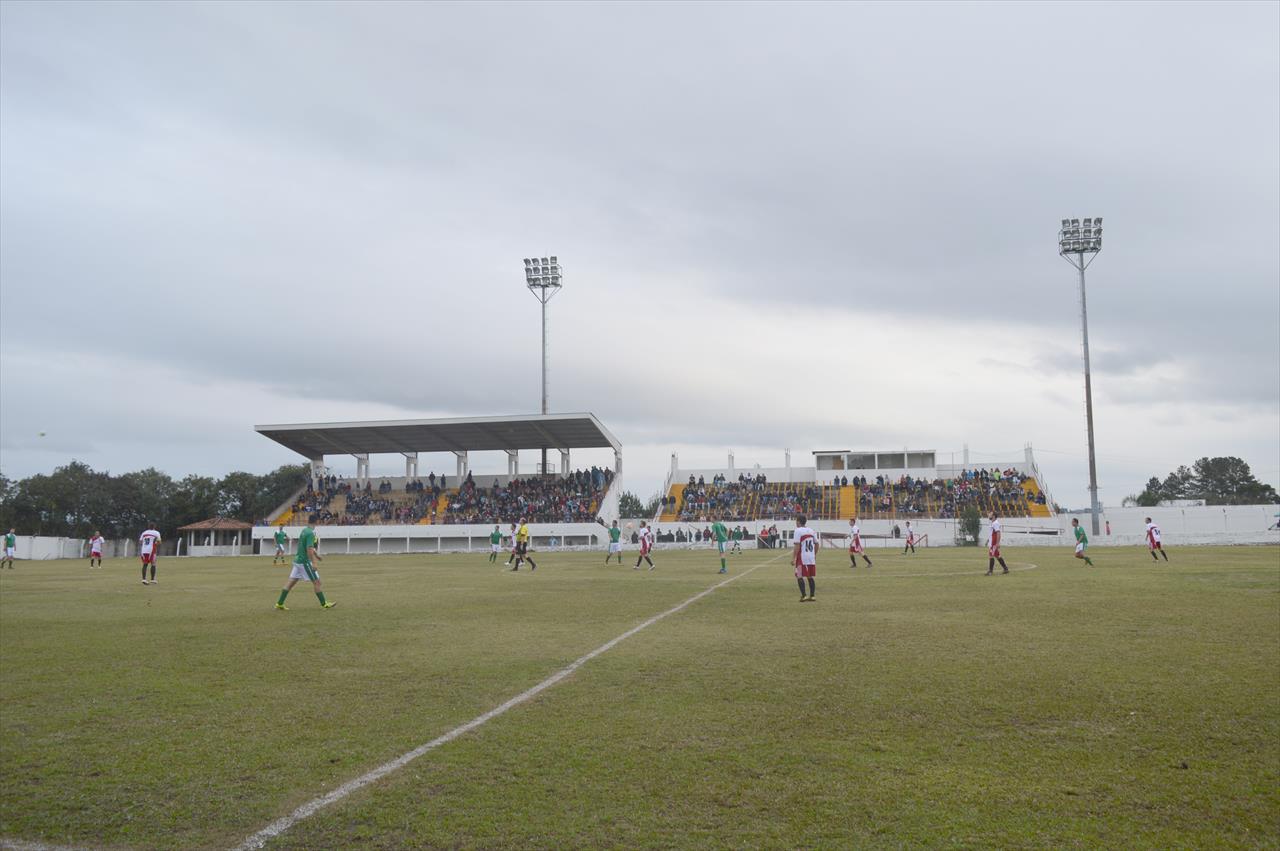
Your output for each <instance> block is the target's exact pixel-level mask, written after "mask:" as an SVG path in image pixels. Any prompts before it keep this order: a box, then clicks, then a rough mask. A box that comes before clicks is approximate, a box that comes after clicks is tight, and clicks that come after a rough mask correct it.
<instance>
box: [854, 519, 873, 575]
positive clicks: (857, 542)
mask: <svg viewBox="0 0 1280 851" xmlns="http://www.w3.org/2000/svg"><path fill="white" fill-rule="evenodd" d="M858 556H862V560H863V561H865V562H866V563H867V567H870V566H871V559H869V558H867V554H866V553H865V552H863V551H862V529H861V528H859V527H858V518H857V517H855V518H853V519H852V520H850V521H849V566H850V567H857V566H858Z"/></svg>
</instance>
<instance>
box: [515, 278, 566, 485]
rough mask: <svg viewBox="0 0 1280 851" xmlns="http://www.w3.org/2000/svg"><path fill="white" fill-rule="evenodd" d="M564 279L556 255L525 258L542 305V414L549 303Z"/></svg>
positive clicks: (544, 469)
mask: <svg viewBox="0 0 1280 851" xmlns="http://www.w3.org/2000/svg"><path fill="white" fill-rule="evenodd" d="M562 277H563V274H562V270H561V268H560V261H559V259H558V258H557V257H556V256H555V255H554V254H552V255H551V256H550V257H543V258H541V259H539V258H537V257H533V258H528V257H526V258H525V261H524V280H525V284H526V285H527V286H528V287H529V292H531V293H533V297H534V298H536V299H537V300H538V301H539V302H540V303H541V304H542V413H544V414H545V413H547V302H549V301H551V299H553V298H555V295H556V293H558V292H560V287H561V283H560V281H561V279H562ZM542 474H543V475H544V476H545V475H546V474H547V450H546V447H543V449H542Z"/></svg>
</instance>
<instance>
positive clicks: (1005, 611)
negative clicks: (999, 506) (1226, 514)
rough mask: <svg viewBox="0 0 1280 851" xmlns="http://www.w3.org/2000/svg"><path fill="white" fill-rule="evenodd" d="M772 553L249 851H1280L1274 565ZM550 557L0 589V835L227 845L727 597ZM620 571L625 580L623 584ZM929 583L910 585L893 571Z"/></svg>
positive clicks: (31, 569) (4, 581)
mask: <svg viewBox="0 0 1280 851" xmlns="http://www.w3.org/2000/svg"><path fill="white" fill-rule="evenodd" d="M1094 554H1095V557H1096V560H1097V562H1098V565H1099V566H1098V567H1097V568H1096V569H1092V570H1090V569H1088V568H1085V567H1083V566H1082V565H1081V563H1080V562H1078V561H1075V560H1073V559H1072V558H1071V557H1070V552H1069V550H1066V549H1055V550H1047V549H1025V550H1013V549H1010V550H1008V551H1007V552H1006V558H1007V560H1008V561H1009V562H1010V564H1011V565H1013V566H1015V567H1022V568H1028V567H1029V566H1030V565H1031V564H1032V563H1034V564H1035V565H1036V567H1035V569H1017V570H1015V572H1014V573H1013V574H1011V575H1009V576H995V577H984V576H982V575H981V572H982V571H983V570H985V568H986V559H985V552H984V551H979V550H973V549H968V550H956V549H933V550H922V551H921V552H920V553H919V554H918V555H917V556H914V557H906V556H902V555H899V554H897V553H896V552H881V551H876V552H873V553H872V554H871V555H872V558H873V559H875V562H876V566H875V568H873V569H871V570H866V569H863V568H859V569H858V570H856V571H854V570H850V569H849V568H848V566H847V564H848V562H847V559H846V558H845V557H844V556H843V555H842V554H839V553H824V554H823V557H822V559H821V563H820V567H819V577H818V581H819V587H818V592H819V593H818V596H819V600H818V602H816V603H813V604H804V605H800V604H799V603H798V602H797V600H798V597H799V594H798V592H797V590H796V587H795V582H794V580H793V579H792V578H791V571H790V568H789V567H788V566H787V565H786V564H785V562H784V561H781V560H773V561H771V559H775V557H776V556H777V553H776V552H767V551H765V552H761V551H749V552H748V553H746V554H745V555H743V556H739V557H734V558H732V559H731V561H730V567H731V571H732V574H733V575H738V574H742V573H745V572H746V571H747V570H749V569H750V568H752V567H756V566H759V567H758V568H757V569H755V570H754V571H753V572H751V573H750V575H747V576H744V577H743V578H741V579H739V580H737V581H734V582H732V583H730V584H729V585H727V586H725V587H724V588H721V589H719V590H717V591H715V592H714V593H712V594H710V595H709V596H707V597H704V598H703V599H701V600H699V601H698V602H696V603H694V604H693V605H691V606H689V607H688V608H686V609H684V610H683V611H681V612H679V613H678V614H675V615H673V616H671V617H669V618H666V619H664V620H662V621H660V622H658V623H657V624H654V625H653V626H651V627H649V628H648V629H647V630H645V631H643V632H641V633H639V634H638V635H635V636H633V637H632V638H630V639H628V640H627V641H625V642H622V643H621V644H619V645H618V646H616V647H615V648H613V649H612V650H610V651H609V652H607V653H605V654H603V655H602V656H600V657H598V658H596V659H594V660H592V661H590V662H588V663H587V664H586V665H585V666H583V667H582V668H581V669H580V670H578V671H577V672H576V673H574V674H573V675H572V676H571V677H569V678H568V679H567V680H565V681H564V682H562V683H560V684H559V685H557V686H556V687H554V688H552V689H550V690H549V691H546V692H544V693H543V694H541V695H539V696H538V697H536V698H535V699H533V700H532V701H530V702H529V703H526V704H523V705H521V706H518V707H516V708H515V709H512V710H511V711H510V712H508V713H506V714H505V715H502V716H500V717H498V718H496V719H494V720H492V721H491V722H489V723H488V724H487V725H485V726H483V727H481V728H479V729H478V730H475V731H473V732H471V733H469V734H466V735H464V736H463V737H461V738H460V739H458V740H456V741H454V742H451V743H449V744H446V745H444V746H442V747H440V748H438V749H436V750H434V751H431V752H430V753H428V754H427V755H425V756H423V757H422V758H421V759H419V760H417V761H416V762H414V763H411V764H410V765H409V766H408V767H406V768H405V769H403V770H401V771H400V772H398V773H396V774H393V775H391V776H390V777H388V778H386V779H384V780H382V781H380V782H378V783H376V784H374V785H372V786H370V787H367V788H365V789H363V790H361V791H359V792H356V793H355V794H353V795H352V796H351V797H349V798H346V799H344V800H343V801H340V802H339V803H337V804H335V805H333V806H332V807H330V808H328V809H325V810H322V811H321V812H320V813H318V814H317V815H315V816H314V817H312V818H310V819H308V820H305V821H303V822H301V823H299V824H298V825H296V826H295V827H293V828H292V829H291V830H290V831H288V832H286V833H285V834H284V835H283V836H281V837H279V838H278V839H276V840H274V841H273V842H272V843H271V844H270V845H269V846H268V847H271V848H297V849H316V848H347V847H353V846H358V847H369V848H386V849H395V848H443V847H447V848H530V847H537V848H566V847H578V848H594V847H615V848H666V847H673V846H678V847H697V848H705V847H712V848H720V847H723V848H755V847H805V848H849V847H863V848H865V847H886V848H888V847H894V848H897V847H903V846H929V847H947V846H955V847H965V848H970V847H990V848H1009V847H1023V848H1026V847H1032V848H1061V847H1099V846H1108V847H1145V848H1179V847H1180V848H1189V847H1273V848H1274V847H1280V827H1278V826H1277V825H1278V824H1280V549H1277V548H1275V547H1265V548H1245V547H1241V548H1179V549H1174V550H1173V551H1172V553H1171V556H1172V561H1171V562H1170V563H1169V564H1164V563H1161V564H1160V565H1153V564H1152V563H1151V562H1150V559H1149V558H1148V557H1147V555H1146V554H1145V552H1143V551H1140V550H1136V549H1129V550H1119V549H1115V550H1111V549H1105V548H1097V549H1096V550H1095V551H1094ZM658 557H659V569H658V570H656V571H654V572H652V573H650V572H647V571H645V572H634V571H632V570H631V569H630V568H629V565H630V563H631V562H630V561H628V562H627V566H624V567H622V568H619V567H617V566H616V565H615V566H611V567H608V568H605V567H602V566H601V564H600V563H601V561H602V559H603V556H602V555H601V554H574V555H564V554H561V555H554V556H553V555H545V554H544V555H543V556H542V557H540V559H539V564H540V568H539V570H538V571H537V572H536V573H534V574H530V573H528V572H526V571H521V572H520V573H519V574H511V573H507V572H503V571H501V570H500V568H499V567H495V566H493V565H490V564H488V562H487V556H485V555H468V556H462V555H456V556H398V557H397V556H383V557H357V556H351V557H342V556H335V557H332V558H330V559H328V560H326V561H325V562H324V564H323V565H321V573H322V576H323V577H324V580H325V583H326V591H327V593H328V596H329V598H330V599H332V600H335V601H337V603H338V607H337V608H335V609H333V610H329V611H322V610H321V609H320V607H319V605H318V603H317V602H316V599H315V597H314V596H313V595H312V594H311V592H310V590H309V587H308V586H307V585H305V584H303V585H299V586H298V588H297V589H295V590H294V592H293V593H292V594H291V595H290V598H289V605H290V609H291V611H289V612H276V611H274V610H273V609H272V608H271V606H272V603H274V601H275V595H276V591H277V589H278V588H279V585H280V582H281V580H282V578H283V577H284V575H285V573H286V572H287V568H281V567H273V566H271V564H270V562H269V560H263V559H190V560H181V561H179V560H176V559H167V560H162V562H161V565H160V579H161V584H160V585H157V586H151V587H144V586H142V585H141V584H140V583H139V577H138V573H137V568H136V566H135V563H134V562H133V561H125V560H118V561H108V563H107V567H106V569H105V570H102V571H92V572H90V571H89V570H87V569H86V567H85V563H84V562H81V561H76V562H68V561H62V562H43V563H30V562H20V563H19V564H18V567H17V568H16V569H15V570H12V571H9V570H5V571H3V572H0V839H10V840H26V841H43V842H51V843H58V844H68V845H77V846H93V847H111V848H117V847H120V848H176V847H184V848H186V847H192V848H228V847H231V846H234V845H236V844H237V843H238V842H240V841H241V840H243V839H244V838H245V837H246V836H248V835H249V834H251V833H253V832H254V831H256V830H258V829H260V828H262V827H263V826H265V825H266V824H267V823H269V822H270V821H272V820H273V819H276V818H278V817H280V816H282V815H285V814H287V813H288V812H290V811H291V810H292V809H293V808H294V807H296V806H298V805H300V804H302V803H304V802H306V801H308V800H310V799H312V798H314V797H316V796H317V795H320V794H323V793H324V792H326V791H328V790H330V789H332V788H334V787H336V786H338V785H340V784H341V783H343V782H345V781H347V780H350V779H352V778H354V777H356V776H358V775H359V774H361V773H363V772H365V771H367V770H369V769H371V768H373V767H375V766H377V765H379V764H381V763H383V762H385V761H387V760H389V759H392V758H394V757H396V756H399V755H400V754H402V753H404V752H405V751H408V750H410V749H412V748H414V747H416V746H418V745H420V744H422V743H424V742H426V741H429V740H430V739H432V738H434V737H436V736H438V735H440V734H441V733H443V732H446V731H448V730H450V729H452V728H453V727H455V726H457V725H459V724H462V723H465V722H466V721H469V720H470V719H472V718H474V717H475V716H477V715H479V714H481V713H482V712H485V711H487V710H489V709H491V708H493V707H494V706H496V705H498V704H499V703H502V702H503V701H504V700H506V699H508V698H510V697H512V696H514V695H516V694H518V693H520V692H522V691H524V690H525V689H527V688H529V687H530V686H532V685H534V684H535V683H537V682H539V681H541V680H542V679H544V678H546V677H547V676H548V675H550V674H551V673H553V672H555V671H557V670H559V669H560V668H562V667H564V666H565V665H566V664H568V663H569V662H571V661H573V660H574V659H576V658H578V657H579V656H581V655H583V654H584V653H587V652H589V651H591V650H593V649H594V648H596V647H598V646H599V645H601V644H603V643H604V642H606V641H608V640H610V639H612V638H614V637H615V636H617V635H619V634H620V633H622V632H624V631H625V630H627V629H629V628H631V627H633V626H635V625H636V624H638V623H640V622H642V621H644V620H646V619H648V618H649V617H651V616H653V615H655V614H658V613H659V612H662V611H665V610H666V609H668V608H670V607H672V606H674V605H676V604H678V603H680V602H683V601H685V600H687V599H688V598H690V597H691V596H693V595H694V594H696V593H698V592H699V591H701V590H703V589H706V588H708V587H710V586H711V585H713V584H715V583H716V582H718V581H719V580H721V579H723V577H720V576H718V575H717V574H716V573H715V570H716V568H717V567H718V565H717V564H716V562H715V561H714V557H713V556H711V555H710V554H708V553H707V552H705V551H703V552H698V553H687V552H681V553H659V554H658ZM630 558H634V555H632V556H630ZM902 574H924V575H912V576H908V575H902Z"/></svg>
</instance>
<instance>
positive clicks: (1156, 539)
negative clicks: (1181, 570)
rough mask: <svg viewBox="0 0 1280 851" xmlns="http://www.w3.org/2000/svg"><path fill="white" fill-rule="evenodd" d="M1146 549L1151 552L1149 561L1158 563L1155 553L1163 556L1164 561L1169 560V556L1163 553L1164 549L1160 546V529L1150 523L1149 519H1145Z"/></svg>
mask: <svg viewBox="0 0 1280 851" xmlns="http://www.w3.org/2000/svg"><path fill="white" fill-rule="evenodd" d="M1147 549H1148V550H1150V551H1151V560H1152V561H1159V560H1160V559H1158V558H1156V552H1159V553H1160V555H1162V556H1164V560H1165V561H1168V560H1169V554H1168V553H1166V552H1165V551H1164V547H1162V546H1160V527H1159V526H1157V525H1156V524H1154V523H1152V522H1151V518H1150V517H1148V518H1147Z"/></svg>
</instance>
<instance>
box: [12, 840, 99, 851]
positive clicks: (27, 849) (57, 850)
mask: <svg viewBox="0 0 1280 851" xmlns="http://www.w3.org/2000/svg"><path fill="white" fill-rule="evenodd" d="M0 848H2V849H4V851H85V849H81V848H73V847H71V846H70V845H45V844H44V843H43V842H23V841H22V840H20V839H0Z"/></svg>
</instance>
